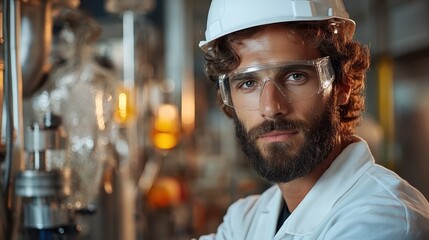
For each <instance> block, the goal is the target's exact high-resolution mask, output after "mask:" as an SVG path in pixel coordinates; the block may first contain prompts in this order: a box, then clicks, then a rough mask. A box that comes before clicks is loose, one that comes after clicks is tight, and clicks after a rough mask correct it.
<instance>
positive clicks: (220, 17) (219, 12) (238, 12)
mask: <svg viewBox="0 0 429 240" xmlns="http://www.w3.org/2000/svg"><path fill="white" fill-rule="evenodd" d="M333 18H337V19H344V20H345V22H346V24H347V28H346V29H345V31H346V35H347V36H348V37H349V38H350V39H351V38H352V37H353V34H354V30H355V23H354V21H353V20H351V19H350V18H349V14H348V13H347V11H346V9H345V7H344V4H343V1H342V0H212V2H211V5H210V9H209V13H208V17H207V29H206V32H205V36H206V40H205V41H201V42H200V43H199V46H200V47H201V48H202V49H204V50H206V49H207V48H208V45H210V44H209V43H210V42H211V41H213V40H215V39H217V38H220V37H222V36H225V35H227V34H229V33H233V32H236V31H239V30H243V29H246V28H251V27H255V26H260V25H266V24H271V23H280V22H294V21H323V20H328V19H333Z"/></svg>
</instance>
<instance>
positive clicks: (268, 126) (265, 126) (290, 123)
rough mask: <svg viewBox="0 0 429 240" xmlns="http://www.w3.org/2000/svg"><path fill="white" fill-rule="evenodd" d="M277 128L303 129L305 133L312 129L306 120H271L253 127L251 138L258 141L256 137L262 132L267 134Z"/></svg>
mask: <svg viewBox="0 0 429 240" xmlns="http://www.w3.org/2000/svg"><path fill="white" fill-rule="evenodd" d="M275 130H286V131H303V132H304V133H307V132H309V131H310V129H309V127H308V126H307V124H306V123H305V122H304V121H300V120H288V119H277V120H269V121H264V122H263V123H261V124H259V125H258V126H256V127H253V128H251V129H250V130H249V132H248V135H249V140H251V141H256V139H257V138H258V137H259V136H261V135H262V134H266V133H269V132H272V131H275Z"/></svg>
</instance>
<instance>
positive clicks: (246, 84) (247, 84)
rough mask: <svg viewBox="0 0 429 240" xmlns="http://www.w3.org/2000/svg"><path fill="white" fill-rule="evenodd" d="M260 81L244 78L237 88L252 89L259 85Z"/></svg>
mask: <svg viewBox="0 0 429 240" xmlns="http://www.w3.org/2000/svg"><path fill="white" fill-rule="evenodd" d="M257 85H258V83H257V81H255V80H243V81H240V82H239V83H237V85H236V89H239V90H251V89H253V88H255V87H257Z"/></svg>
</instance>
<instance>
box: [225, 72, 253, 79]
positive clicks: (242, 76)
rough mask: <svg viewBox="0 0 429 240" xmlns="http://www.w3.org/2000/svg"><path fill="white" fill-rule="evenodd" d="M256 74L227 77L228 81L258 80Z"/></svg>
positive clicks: (239, 74)
mask: <svg viewBox="0 0 429 240" xmlns="http://www.w3.org/2000/svg"><path fill="white" fill-rule="evenodd" d="M258 77H259V76H258V74H257V73H256V72H248V73H237V74H232V75H231V76H230V77H229V81H240V80H246V79H256V78H258Z"/></svg>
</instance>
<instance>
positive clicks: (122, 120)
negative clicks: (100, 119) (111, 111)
mask: <svg viewBox="0 0 429 240" xmlns="http://www.w3.org/2000/svg"><path fill="white" fill-rule="evenodd" d="M135 117H136V112H135V101H134V95H133V91H132V90H129V89H126V88H119V89H118V95H117V102H116V109H115V121H116V122H117V123H119V124H127V123H129V122H131V121H133V120H134V119H135Z"/></svg>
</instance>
